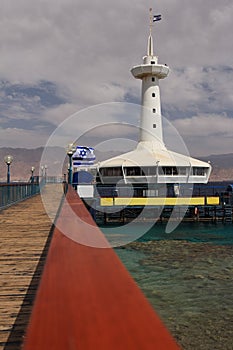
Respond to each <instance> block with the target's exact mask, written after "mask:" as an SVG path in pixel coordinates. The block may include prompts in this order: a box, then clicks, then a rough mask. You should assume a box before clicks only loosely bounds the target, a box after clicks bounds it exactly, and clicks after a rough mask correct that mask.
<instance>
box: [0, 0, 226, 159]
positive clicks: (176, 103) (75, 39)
mask: <svg viewBox="0 0 233 350" xmlns="http://www.w3.org/2000/svg"><path fill="white" fill-rule="evenodd" d="M0 4H1V11H0V147H4V146H11V147H27V148H35V147H38V146H41V145H44V144H45V143H46V140H47V139H48V137H49V135H50V134H51V133H52V132H53V131H54V130H55V129H56V128H57V126H58V125H60V123H61V122H62V121H64V120H66V119H67V118H68V117H69V116H70V115H72V114H73V113H75V112H77V111H81V110H82V109H84V108H87V107H90V106H94V105H98V104H102V103H111V102H122V103H126V102H127V103H128V102H129V103H140V81H137V80H136V79H134V78H133V77H132V76H131V73H130V69H131V68H132V66H134V65H136V64H139V63H141V59H142V56H143V55H144V54H145V53H146V45H147V37H148V12H149V11H148V10H149V8H150V7H153V10H154V13H159V14H160V13H161V14H162V21H161V22H158V23H157V24H156V26H155V27H154V28H153V37H154V46H155V51H156V54H157V55H158V56H159V59H160V62H162V63H166V64H168V65H169V67H170V69H171V71H170V74H169V76H168V78H166V79H165V80H163V81H161V83H160V87H161V96H162V110H163V115H164V116H165V117H166V118H167V119H168V120H170V121H171V122H172V124H173V125H174V127H176V128H177V130H178V131H179V133H180V134H181V136H182V137H183V138H184V140H185V142H186V144H187V147H188V149H189V151H190V153H191V154H193V155H209V154H221V153H231V152H233V59H232V57H233V45H232V32H233V21H232V18H233V2H232V0H221V1H219V0H218V1H217V0H205V1H203V0H196V1H191V0H163V1H162V0H157V1H156V2H154V3H153V2H152V1H148V0H144V1H141V0H133V1H125V0H118V1H112V0H101V1H97V0H96V1H94V0H90V1H84V0H49V1H48V0H37V1H35V0H17V1H15V0H7V1H5V0H0ZM154 4H156V7H155V5H154ZM98 118H99V119H100V120H98V122H99V123H100V124H101V116H98ZM135 118H137V116H135ZM125 121H126V122H127V116H125ZM87 122H88V121H87V119H85V120H83V124H85V125H86V124H88V123H87ZM105 122H106V120H105ZM110 122H113V120H112V117H110ZM80 129H82V121H81V122H80ZM84 131H85V130H84Z"/></svg>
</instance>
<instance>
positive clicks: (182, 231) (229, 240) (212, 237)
mask: <svg viewBox="0 0 233 350" xmlns="http://www.w3.org/2000/svg"><path fill="white" fill-rule="evenodd" d="M165 228H166V225H165V224H156V225H154V226H153V227H152V228H151V229H150V230H149V231H148V232H147V233H146V234H145V235H144V236H142V237H141V238H139V241H142V242H146V241H154V240H164V239H166V240H167V239H172V240H186V241H189V242H209V243H211V244H217V245H226V244H233V225H232V224H219V223H218V224H212V223H196V222H193V223H192V224H190V223H181V224H180V225H179V226H178V227H177V228H176V229H175V230H174V231H173V232H172V233H166V232H165Z"/></svg>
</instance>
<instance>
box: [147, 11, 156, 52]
mask: <svg viewBox="0 0 233 350" xmlns="http://www.w3.org/2000/svg"><path fill="white" fill-rule="evenodd" d="M149 18H150V25H149V28H150V33H149V38H148V45H147V56H154V52H153V38H152V26H153V15H152V8H150V12H149Z"/></svg>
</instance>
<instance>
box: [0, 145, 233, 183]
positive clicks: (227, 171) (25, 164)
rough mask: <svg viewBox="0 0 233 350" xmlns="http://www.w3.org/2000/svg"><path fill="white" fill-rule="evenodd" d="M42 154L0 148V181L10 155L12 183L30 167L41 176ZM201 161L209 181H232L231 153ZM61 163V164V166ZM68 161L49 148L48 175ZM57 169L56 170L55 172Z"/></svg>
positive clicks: (106, 155)
mask: <svg viewBox="0 0 233 350" xmlns="http://www.w3.org/2000/svg"><path fill="white" fill-rule="evenodd" d="M42 153H43V147H39V148H35V149H27V148H6V147H3V148H0V181H5V180H6V172H7V168H6V164H5V163H4V157H5V156H6V155H8V154H11V155H12V156H13V157H14V160H13V163H12V165H11V179H12V180H14V181H28V180H29V178H30V176H31V167H32V166H34V167H35V172H34V175H40V174H41V169H40V166H41V165H45V164H40V162H41V156H42ZM95 154H96V160H97V162H98V161H103V160H105V159H108V158H111V157H114V156H116V155H118V154H119V152H114V151H106V152H100V151H98V150H96V152H95ZM197 158H199V159H201V160H203V161H206V162H207V161H210V162H211V165H212V167H213V170H212V174H211V180H212V181H221V180H231V181H232V180H233V153H229V154H219V155H210V156H208V157H198V156H197ZM61 163H63V164H61ZM67 163H68V159H67V157H66V150H65V149H63V148H62V147H50V148H49V149H48V150H47V158H46V165H47V166H48V170H47V171H48V175H58V176H61V175H62V174H60V173H58V171H59V172H61V171H60V169H61V168H62V166H63V170H62V173H63V172H67V170H66V169H67ZM57 169H58V170H57Z"/></svg>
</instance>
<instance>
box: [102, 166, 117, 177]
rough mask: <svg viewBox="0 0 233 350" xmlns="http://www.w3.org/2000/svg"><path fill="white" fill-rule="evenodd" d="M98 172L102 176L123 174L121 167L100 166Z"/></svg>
mask: <svg viewBox="0 0 233 350" xmlns="http://www.w3.org/2000/svg"><path fill="white" fill-rule="evenodd" d="M100 173H101V175H102V176H123V173H122V168H120V167H114V168H101V169H100Z"/></svg>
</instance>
